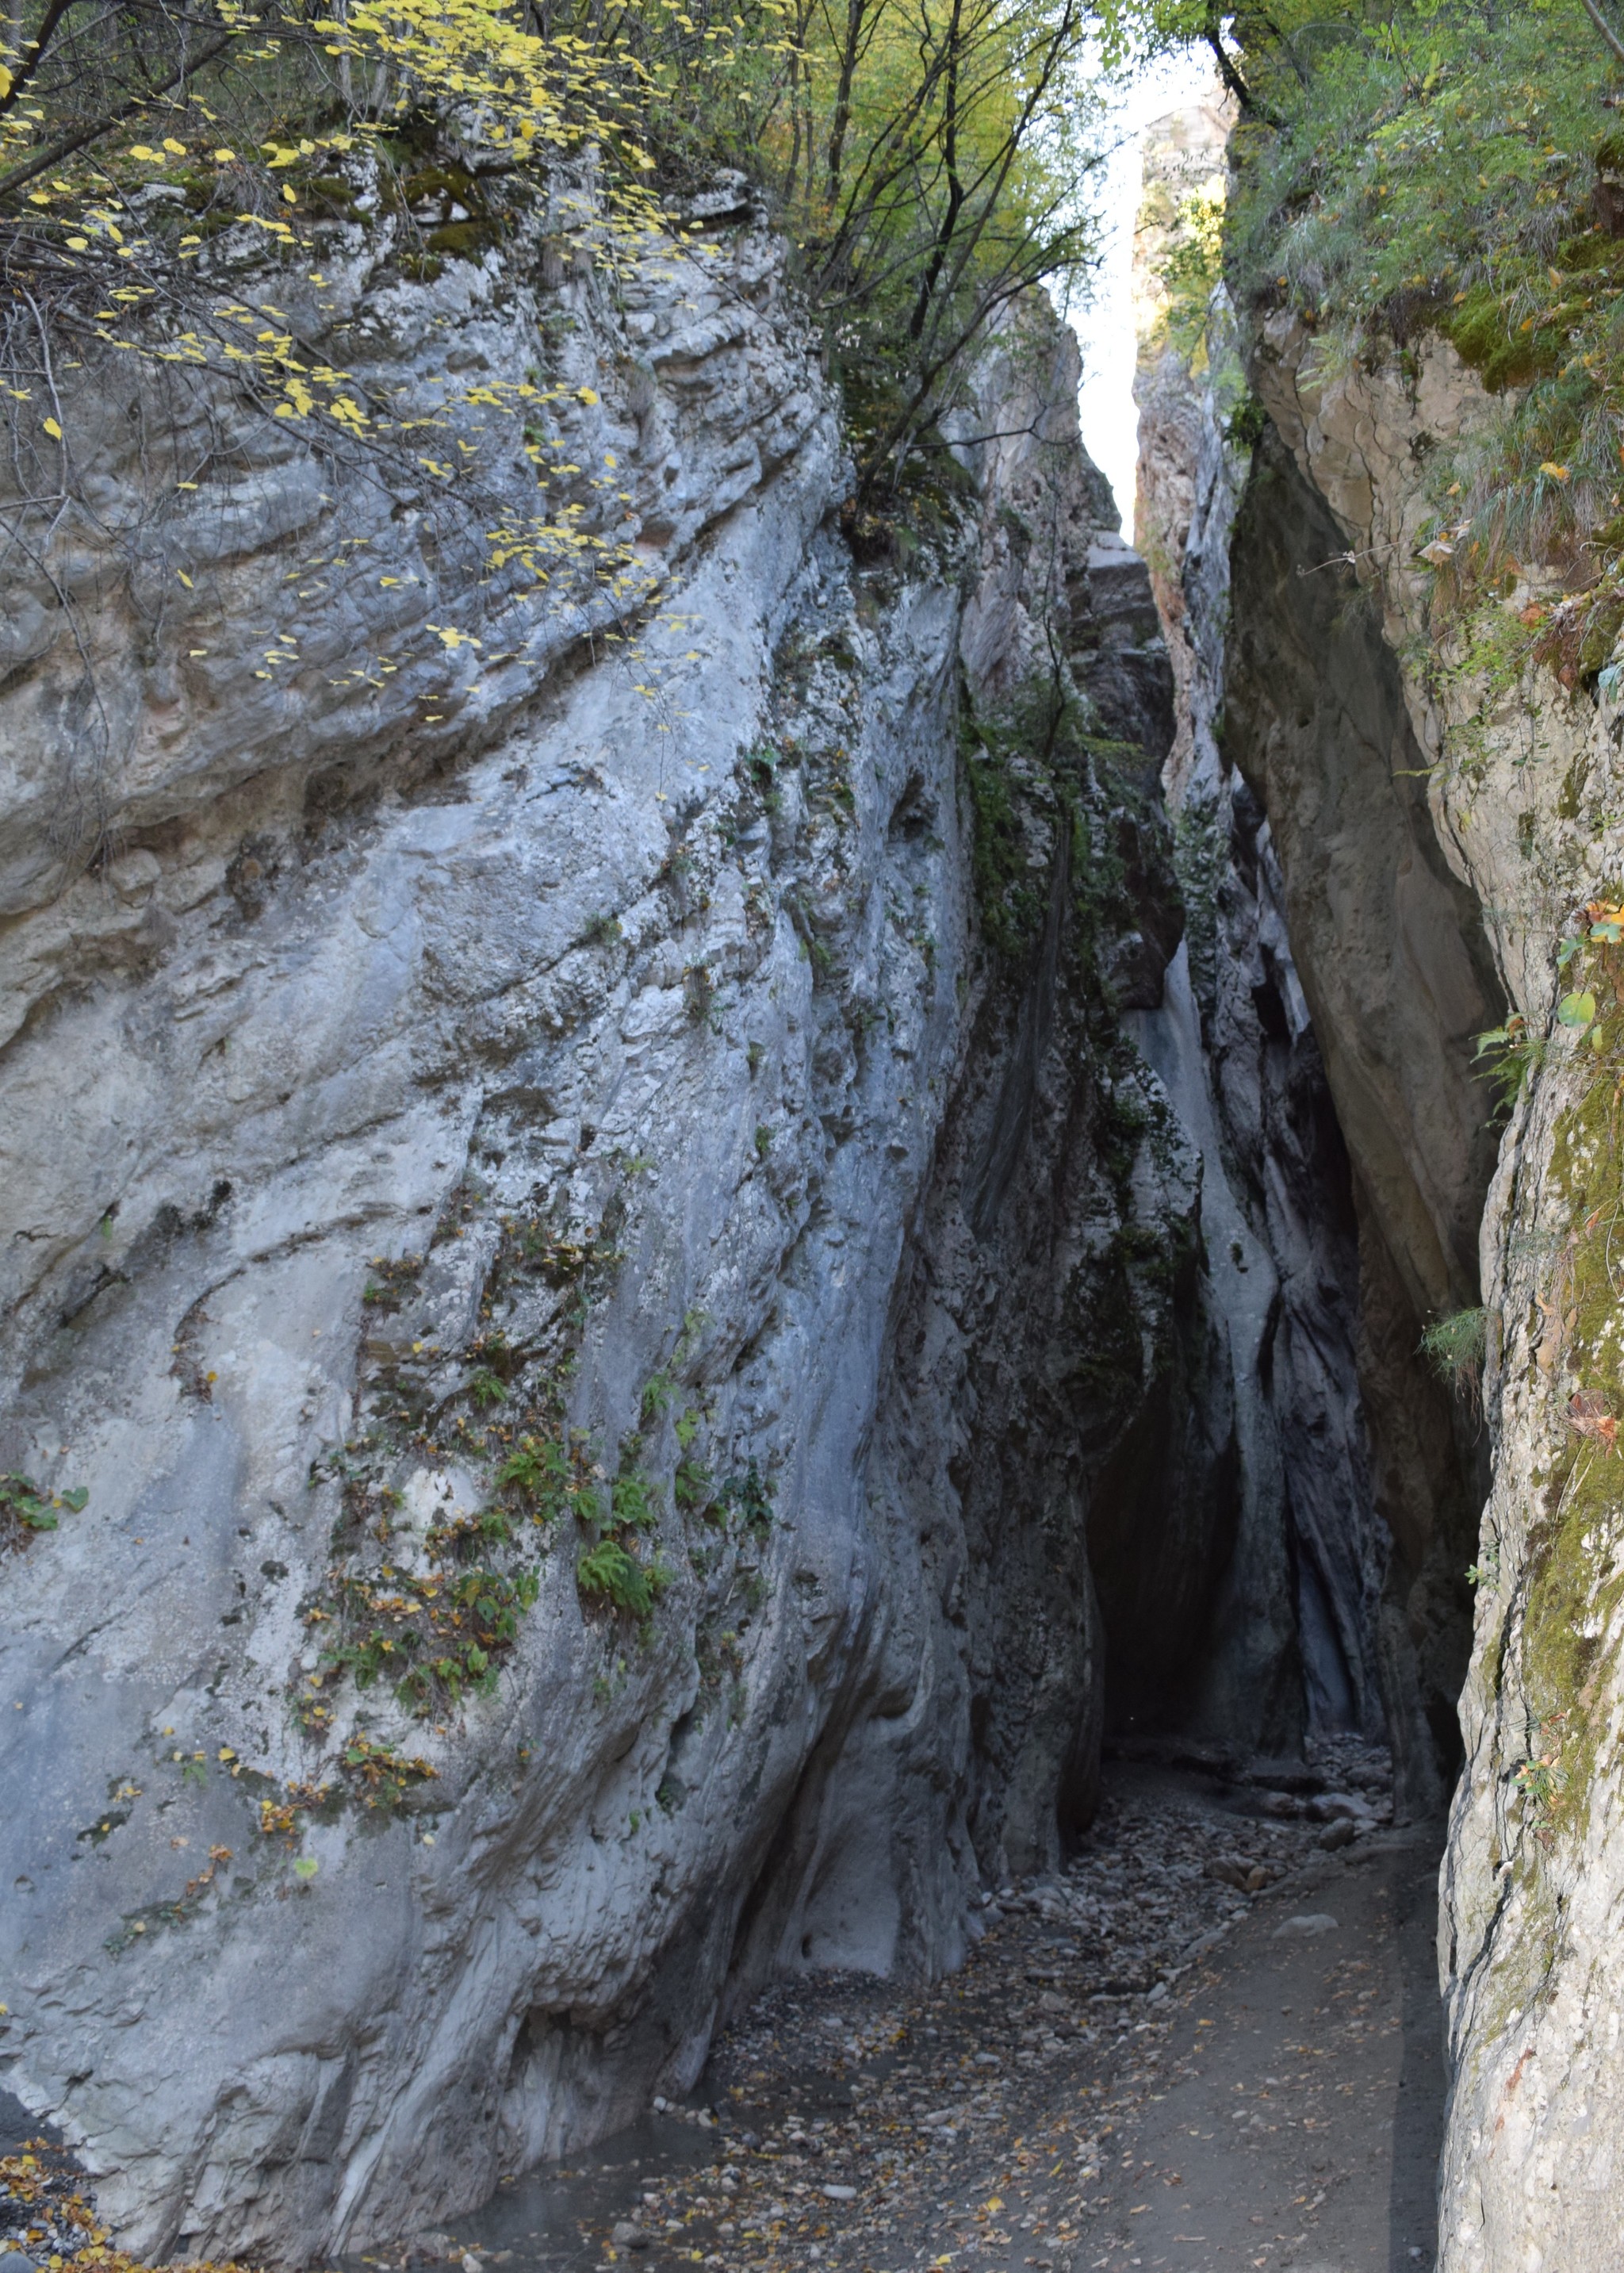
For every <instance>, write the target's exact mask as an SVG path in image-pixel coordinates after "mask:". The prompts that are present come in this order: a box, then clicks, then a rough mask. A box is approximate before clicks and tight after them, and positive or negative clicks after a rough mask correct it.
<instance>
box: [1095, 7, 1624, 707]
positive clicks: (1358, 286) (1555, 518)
mask: <svg viewBox="0 0 1624 2273" xmlns="http://www.w3.org/2000/svg"><path fill="white" fill-rule="evenodd" d="M1217 20H1218V19H1217V18H1216V15H1214V14H1212V13H1211V12H1210V11H1206V12H1204V11H1202V10H1201V9H1200V8H1198V7H1196V6H1195V5H1194V4H1191V0H1147V4H1144V5H1139V6H1131V7H1128V8H1126V9H1124V10H1121V11H1119V21H1120V22H1121V23H1122V25H1123V27H1124V34H1125V36H1126V34H1129V33H1137V34H1138V35H1139V36H1140V37H1141V38H1142V39H1144V40H1147V41H1149V42H1150V43H1151V44H1156V43H1158V42H1159V43H1161V44H1169V43H1172V42H1175V41H1178V40H1179V39H1185V40H1192V39H1201V40H1204V39H1209V37H1211V36H1216V34H1214V31H1213V27H1214V26H1215V24H1216V21H1217ZM1233 35H1234V41H1235V45H1234V46H1233V47H1232V48H1231V49H1226V60H1227V62H1228V64H1229V65H1230V68H1231V71H1232V72H1233V74H1234V76H1235V83H1236V84H1237V86H1239V87H1240V88H1241V89H1242V90H1243V92H1244V94H1245V96H1246V107H1245V108H1244V109H1243V114H1242V123H1241V126H1240V128H1239V131H1238V135H1237V138H1236V144H1235V154H1236V155H1237V156H1238V157H1239V160H1240V161H1241V162H1240V165H1239V173H1238V176H1237V184H1238V189H1237V195H1236V197H1235V199H1234V200H1233V202H1232V204H1231V210H1230V213H1229V215H1228V220H1227V224H1226V231H1225V236H1226V245H1225V266H1226V270H1227V273H1228V274H1229V277H1230V280H1231V286H1232V288H1233V289H1234V291H1235V293H1236V295H1237V296H1238V298H1239V299H1240V300H1241V301H1243V302H1245V303H1246V304H1249V305H1251V306H1254V307H1256V306H1259V305H1268V304H1279V303H1281V302H1282V301H1284V302H1286V303H1288V304H1291V306H1292V307H1294V308H1295V309H1296V310H1297V311H1298V312H1299V313H1300V314H1301V316H1302V317H1303V319H1304V320H1305V321H1306V323H1307V324H1308V325H1309V326H1311V327H1313V328H1314V329H1316V330H1317V331H1318V332H1319V333H1320V334H1321V353H1322V355H1324V356H1328V358H1329V361H1330V363H1331V364H1332V366H1333V367H1334V366H1335V364H1336V361H1337V359H1338V358H1339V357H1351V356H1364V355H1366V354H1375V355H1382V354H1385V353H1387V352H1388V351H1389V348H1390V345H1391V344H1392V343H1395V342H1396V344H1397V346H1398V347H1399V348H1400V349H1409V348H1411V346H1412V345H1413V343H1414V342H1415V341H1417V340H1418V338H1419V336H1420V335H1421V334H1424V333H1426V332H1427V331H1432V332H1434V333H1437V334H1441V335H1443V336H1444V337H1446V338H1448V340H1450V341H1452V342H1453V344H1454V345H1455V347H1456V349H1457V350H1458V351H1459V353H1460V354H1461V355H1462V356H1463V358H1464V359H1465V360H1466V362H1468V363H1469V364H1471V365H1473V366H1474V367H1475V368H1476V369H1477V370H1478V371H1479V372H1480V373H1481V375H1482V376H1483V378H1484V379H1485V381H1486V384H1487V385H1488V386H1490V387H1491V388H1492V389H1493V390H1495V391H1497V392H1499V393H1501V394H1503V395H1504V396H1505V398H1506V399H1505V401H1504V402H1503V405H1502V407H1501V409H1500V411H1499V413H1498V415H1497V416H1494V417H1493V419H1491V420H1490V421H1489V422H1488V424H1486V426H1485V427H1483V428H1482V429H1481V430H1479V431H1474V432H1473V433H1472V434H1471V435H1470V436H1469V437H1468V438H1467V439H1465V440H1463V441H1462V442H1460V443H1458V444H1452V445H1446V446H1442V447H1440V448H1439V449H1437V450H1436V451H1435V452H1434V454H1433V460H1432V462H1431V465H1430V468H1429V487H1430V491H1431V494H1432V497H1433V503H1434V506H1435V508H1436V517H1435V519H1434V521H1433V524H1432V526H1431V527H1430V528H1428V529H1423V531H1422V532H1421V533H1422V536H1423V537H1425V538H1426V539H1428V540H1429V542H1428V543H1427V545H1426V552H1425V555H1424V557H1425V559H1426V561H1427V562H1428V564H1429V565H1430V566H1432V567H1433V570H1434V571H1435V576H1436V597H1437V602H1438V605H1439V622H1440V624H1442V623H1443V622H1445V621H1447V620H1448V619H1449V618H1450V617H1451V616H1452V615H1454V614H1455V613H1456V612H1457V611H1460V610H1462V609H1466V608H1471V607H1473V606H1475V605H1476V604H1478V601H1479V600H1481V599H1484V598H1486V597H1488V596H1492V595H1493V594H1494V593H1496V592H1499V591H1501V589H1508V585H1509V583H1512V582H1515V578H1516V576H1517V574H1518V573H1519V570H1520V565H1521V563H1522V562H1523V561H1524V560H1528V559H1539V560H1542V561H1547V562H1551V563H1553V565H1555V566H1558V567H1560V568H1562V569H1564V570H1565V571H1566V572H1567V574H1568V578H1569V581H1570V584H1571V585H1572V586H1575V587H1582V588H1586V596H1585V597H1583V599H1576V598H1575V599H1569V600H1568V601H1566V602H1563V603H1559V604H1555V605H1553V606H1549V607H1546V606H1542V605H1541V606H1534V605H1530V610H1529V611H1528V614H1527V616H1526V618H1525V619H1524V622H1523V626H1522V629H1523V639H1522V641H1521V648H1520V652H1521V653H1522V654H1523V655H1525V656H1526V655H1530V654H1532V655H1537V656H1539V657H1540V659H1542V660H1545V661H1548V662H1550V663H1551V664H1553V666H1554V667H1555V668H1556V669H1557V670H1558V671H1560V674H1561V675H1562V676H1563V678H1564V679H1566V681H1567V683H1568V684H1569V685H1574V684H1576V683H1577V682H1578V680H1579V679H1581V678H1583V677H1587V676H1590V675H1592V674H1593V673H1594V672H1595V671H1598V670H1599V668H1600V667H1601V666H1602V664H1605V662H1606V660H1607V656H1608V654H1609V652H1610V650H1611V648H1612V644H1613V640H1614V638H1615V637H1616V635H1617V634H1618V631H1619V629H1620V626H1621V625H1624V504H1621V499H1624V491H1621V487H1620V457H1619V449H1618V438H1619V433H1620V421H1621V419H1624V136H1620V134H1619V133H1618V131H1617V130H1616V128H1615V127H1613V125H1612V124H1610V114H1609V112H1608V110H1607V109H1606V107H1605V105H1606V101H1607V100H1608V99H1610V97H1611V94H1612V90H1613V88H1614V87H1615V86H1617V84H1618V81H1619V78H1620V71H1619V65H1618V62H1617V60H1616V58H1615V56H1613V53H1612V52H1611V50H1610V49H1609V48H1608V46H1607V44H1606V42H1605V40H1604V39H1603V37H1602V36H1601V34H1600V33H1599V32H1598V28H1597V26H1596V24H1595V22H1594V21H1593V20H1592V18H1591V16H1590V14H1589V12H1587V10H1586V8H1585V7H1584V5H1583V0H1522V4H1519V5H1517V6H1515V7H1508V6H1506V5H1504V4H1502V0H1390V4H1382V5H1380V6H1378V5H1376V4H1374V0H1369V4H1366V0H1281V4H1280V5H1278V6H1276V7H1273V8H1271V9H1269V10H1268V11H1265V10H1262V9H1261V8H1254V7H1248V6H1242V7H1240V8H1238V9H1237V10H1236V11H1235V13H1234V19H1233Z"/></svg>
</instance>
